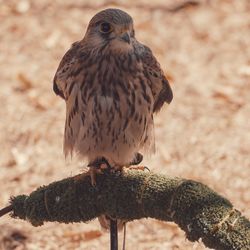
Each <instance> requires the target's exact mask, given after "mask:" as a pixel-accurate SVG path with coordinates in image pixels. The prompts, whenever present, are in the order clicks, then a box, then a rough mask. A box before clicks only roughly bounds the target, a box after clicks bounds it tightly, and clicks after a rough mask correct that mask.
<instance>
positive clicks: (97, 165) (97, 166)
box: [74, 157, 110, 187]
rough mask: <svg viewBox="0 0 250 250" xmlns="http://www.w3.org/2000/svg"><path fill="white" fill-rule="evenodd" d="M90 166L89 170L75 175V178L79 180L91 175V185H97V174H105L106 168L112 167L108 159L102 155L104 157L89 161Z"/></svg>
mask: <svg viewBox="0 0 250 250" xmlns="http://www.w3.org/2000/svg"><path fill="white" fill-rule="evenodd" d="M88 167H89V170H88V171H87V172H85V173H82V174H79V175H77V176H75V177H74V180H75V181H79V180H82V179H84V178H85V177H87V176H90V181H91V185H92V186H93V187H95V186H96V175H97V174H103V173H104V171H105V170H107V169H109V168H110V165H109V163H108V161H107V160H106V159H105V158H104V157H102V158H98V159H96V160H95V161H93V162H91V163H89V164H88Z"/></svg>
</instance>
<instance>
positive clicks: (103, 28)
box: [100, 23, 112, 33]
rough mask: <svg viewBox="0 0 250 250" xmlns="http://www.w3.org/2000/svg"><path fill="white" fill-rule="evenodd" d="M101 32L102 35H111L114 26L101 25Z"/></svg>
mask: <svg viewBox="0 0 250 250" xmlns="http://www.w3.org/2000/svg"><path fill="white" fill-rule="evenodd" d="M100 31H101V32H102V33H110V32H111V31H112V26H111V25H110V24H109V23H101V24H100Z"/></svg>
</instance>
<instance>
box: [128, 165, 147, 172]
mask: <svg viewBox="0 0 250 250" xmlns="http://www.w3.org/2000/svg"><path fill="white" fill-rule="evenodd" d="M126 168H127V169H128V170H140V171H145V170H148V171H150V169H149V168H148V167H146V166H127V167H126Z"/></svg>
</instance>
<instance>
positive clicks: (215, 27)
mask: <svg viewBox="0 0 250 250" xmlns="http://www.w3.org/2000/svg"><path fill="white" fill-rule="evenodd" d="M107 7H116V8H121V9H123V10H125V11H127V12H128V13H129V14H130V15H131V16H132V17H133V18H134V23H135V30H136V36H137V39H138V40H139V41H141V42H143V43H144V44H146V45H148V46H149V47H151V49H152V50H153V52H154V54H155V55H156V57H157V58H158V60H159V61H160V63H161V65H162V68H163V69H164V71H165V73H166V76H167V77H168V79H169V80H170V83H171V86H172V88H173V92H174V100H173V102H172V103H171V105H170V106H169V107H167V108H166V109H164V110H163V112H160V113H159V115H157V117H156V118H155V123H156V124H155V137H156V146H157V153H156V154H155V155H154V156H152V157H150V158H148V159H145V160H144V164H145V165H146V166H148V167H150V169H151V170H152V171H154V172H157V173H162V174H167V175H170V176H178V177H182V178H189V179H193V180H197V181H201V182H203V183H204V184H206V185H208V186H210V187H211V188H213V189H214V190H216V191H217V192H219V193H220V194H222V195H223V196H225V197H227V198H228V199H229V200H230V201H231V202H233V204H234V206H235V207H236V208H237V209H239V210H240V211H242V212H243V214H244V215H245V216H247V217H248V218H249V217H250V157H249V155H250V103H249V96H250V80H249V79H250V46H249V41H250V2H249V0H241V1H234V0H214V1H213V0H211V1H208V0H207V1H202V0H200V1H190V2H189V1H184V0H183V1H179V0H178V1H176V0H168V1H166V0H155V1H149V0H138V1H132V0H126V1H125V0H123V1H122V0H121V1H90V0H89V1H83V0H81V1H80V0H74V1H73V0H72V1H71V0H68V1H63V0H54V1H50V0H43V1H38V0H37V1H35V0H34V1H31V0H16V1H14V0H8V1H6V0H2V1H1V0H0V22H1V24H0V25H1V28H0V67H1V74H0V104H1V108H0V131H1V132H0V143H1V154H0V183H1V199H0V207H3V206H5V205H7V204H8V201H9V197H10V196H12V195H18V194H27V193H29V192H31V191H32V190H34V189H36V188H37V187H39V186H40V185H45V184H48V183H50V182H52V181H55V180H59V179H61V178H64V177H68V176H71V175H74V174H77V173H79V172H80V171H81V170H82V164H81V163H80V162H77V161H75V160H74V161H72V162H71V161H65V159H64V156H63V152H62V143H63V131H64V119H65V104H64V102H63V101H62V100H61V99H60V98H59V97H57V96H55V94H54V93H53V91H52V80H53V76H54V74H55V71H56V68H57V66H58V64H59V61H60V60H61V58H62V56H63V55H64V53H65V52H66V50H67V49H68V48H69V47H70V45H71V44H72V43H73V42H75V41H77V40H80V39H82V37H83V35H84V33H85V30H86V26H87V24H88V22H89V20H90V18H91V17H92V16H93V15H94V14H95V13H96V12H97V11H99V10H102V9H104V8H107ZM120 238H122V235H121V236H120ZM108 247H109V234H107V233H105V232H102V231H101V230H100V226H99V224H98V222H97V221H96V220H95V221H91V222H90V223H88V224H71V225H60V224H58V223H46V224H45V225H44V226H42V227H37V228H34V227H32V226H31V225H29V223H28V222H23V221H15V220H13V219H10V218H9V217H8V216H5V217H3V218H1V219H0V249H4V250H5V249H8V250H9V249H18V250H21V249H28V250H29V249H46V250H47V249H108ZM127 249H138V250H142V249H143V250H144V249H152V250H158V249H159V250H160V249H206V248H205V247H204V245H203V244H202V243H200V242H197V243H190V242H188V241H187V240H186V239H185V234H184V233H183V232H182V231H181V230H180V229H179V228H178V227H177V226H176V225H175V224H173V223H163V222H160V221H156V220H152V219H144V220H140V221H135V222H132V223H129V224H128V226H127Z"/></svg>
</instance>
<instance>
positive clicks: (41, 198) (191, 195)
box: [11, 171, 250, 250]
mask: <svg viewBox="0 0 250 250" xmlns="http://www.w3.org/2000/svg"><path fill="white" fill-rule="evenodd" d="M11 205H12V208H13V211H12V217H14V218H20V219H24V220H28V221H29V222H30V223H31V224H32V225H34V226H40V225H42V224H43V223H44V222H46V221H57V222H62V223H71V222H86V221H89V220H92V219H94V218H96V217H97V216H100V215H101V214H106V215H109V216H111V217H112V218H119V219H125V220H129V221H131V220H135V219H140V218H144V217H150V218H155V219H158V220H163V221H173V222H175V223H177V224H178V225H179V226H180V228H181V229H183V230H184V231H185V232H186V236H187V238H188V239H189V240H190V241H196V240H199V239H200V238H201V239H202V241H203V242H204V244H205V245H206V246H207V247H210V248H215V249H241V250H243V249H250V222H249V220H247V219H246V218H245V217H244V216H242V215H241V213H240V212H239V211H237V210H235V209H234V208H233V206H232V204H231V203H230V202H229V201H228V200H227V199H225V198H223V197H221V196H220V195H218V194H217V193H215V192H214V191H213V190H211V189H210V188H208V187H207V186H205V185H203V184H202V183H199V182H195V181H192V180H185V179H179V178H170V177H166V176H163V175H157V174H153V173H146V172H142V171H127V172H126V173H124V174H120V175H117V174H110V173H109V174H103V175H98V176H97V186H96V187H95V188H93V187H92V186H91V184H90V179H89V177H85V178H76V177H71V178H67V179H64V180H61V181H58V182H54V183H51V184H50V185H48V186H44V187H40V188H38V189H37V190H36V191H34V192H32V193H31V194H30V195H29V196H26V195H19V196H17V197H13V198H12V199H11Z"/></svg>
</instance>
